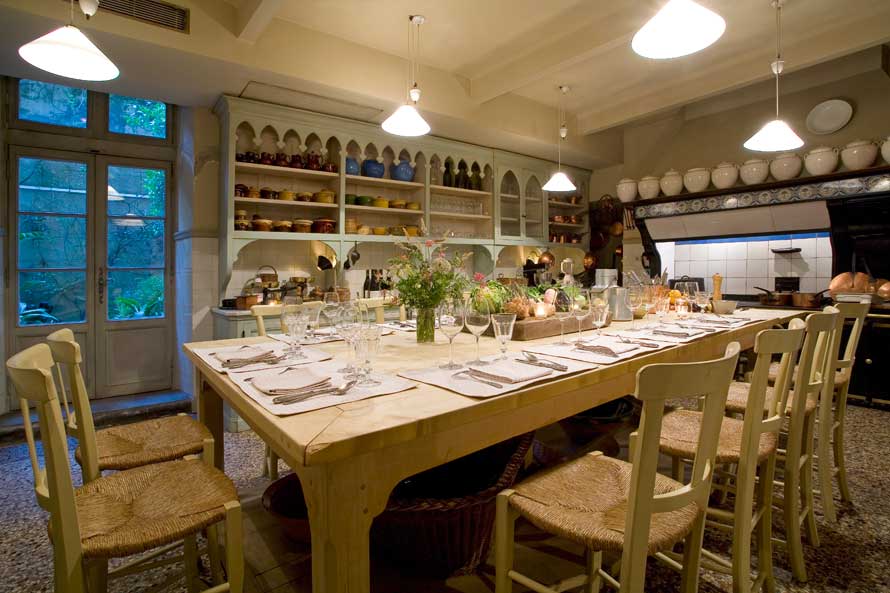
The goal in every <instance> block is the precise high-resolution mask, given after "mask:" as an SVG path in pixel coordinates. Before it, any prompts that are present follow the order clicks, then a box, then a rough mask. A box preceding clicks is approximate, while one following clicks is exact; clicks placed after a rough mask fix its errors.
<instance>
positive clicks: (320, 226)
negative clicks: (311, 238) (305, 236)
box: [312, 218, 337, 233]
mask: <svg viewBox="0 0 890 593" xmlns="http://www.w3.org/2000/svg"><path fill="white" fill-rule="evenodd" d="M336 226H337V223H336V221H334V219H332V218H316V219H315V220H313V221H312V232H313V233H333V232H334V229H335V228H336Z"/></svg>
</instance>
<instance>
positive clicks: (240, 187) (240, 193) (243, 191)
mask: <svg viewBox="0 0 890 593" xmlns="http://www.w3.org/2000/svg"><path fill="white" fill-rule="evenodd" d="M247 192H248V188H247V186H246V185H244V184H243V183H236V184H235V197H236V198H246V197H247Z"/></svg>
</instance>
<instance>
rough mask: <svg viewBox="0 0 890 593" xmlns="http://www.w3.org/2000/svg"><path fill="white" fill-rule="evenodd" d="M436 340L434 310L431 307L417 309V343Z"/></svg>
mask: <svg viewBox="0 0 890 593" xmlns="http://www.w3.org/2000/svg"><path fill="white" fill-rule="evenodd" d="M435 340H436V310H435V309H434V308H432V307H430V308H422V309H417V343H418V344H426V343H431V342H434V341H435Z"/></svg>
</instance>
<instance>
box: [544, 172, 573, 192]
mask: <svg viewBox="0 0 890 593" xmlns="http://www.w3.org/2000/svg"><path fill="white" fill-rule="evenodd" d="M541 189H543V190H544V191H575V189H576V188H575V184H574V183H572V180H571V179H569V178H568V177H567V176H566V174H565V173H563V172H562V171H557V172H556V173H554V174H553V177H551V178H550V181H548V182H547V183H545V184H544V187H543V188H541Z"/></svg>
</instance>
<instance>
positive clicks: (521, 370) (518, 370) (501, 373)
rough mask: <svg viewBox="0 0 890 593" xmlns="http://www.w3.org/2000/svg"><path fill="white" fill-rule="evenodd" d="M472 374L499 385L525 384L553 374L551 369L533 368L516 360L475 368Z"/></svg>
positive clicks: (496, 362) (500, 361) (501, 361)
mask: <svg viewBox="0 0 890 593" xmlns="http://www.w3.org/2000/svg"><path fill="white" fill-rule="evenodd" d="M472 374H473V375H475V376H477V377H479V378H480V379H488V380H489V381H496V382H497V383H524V382H525V381H534V380H535V379H540V378H542V377H546V376H548V375H551V374H553V371H552V370H551V369H545V368H542V367H532V366H529V365H527V364H522V363H521V362H516V361H515V360H498V361H495V362H493V363H491V364H489V365H486V366H484V367H473V369H472Z"/></svg>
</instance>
